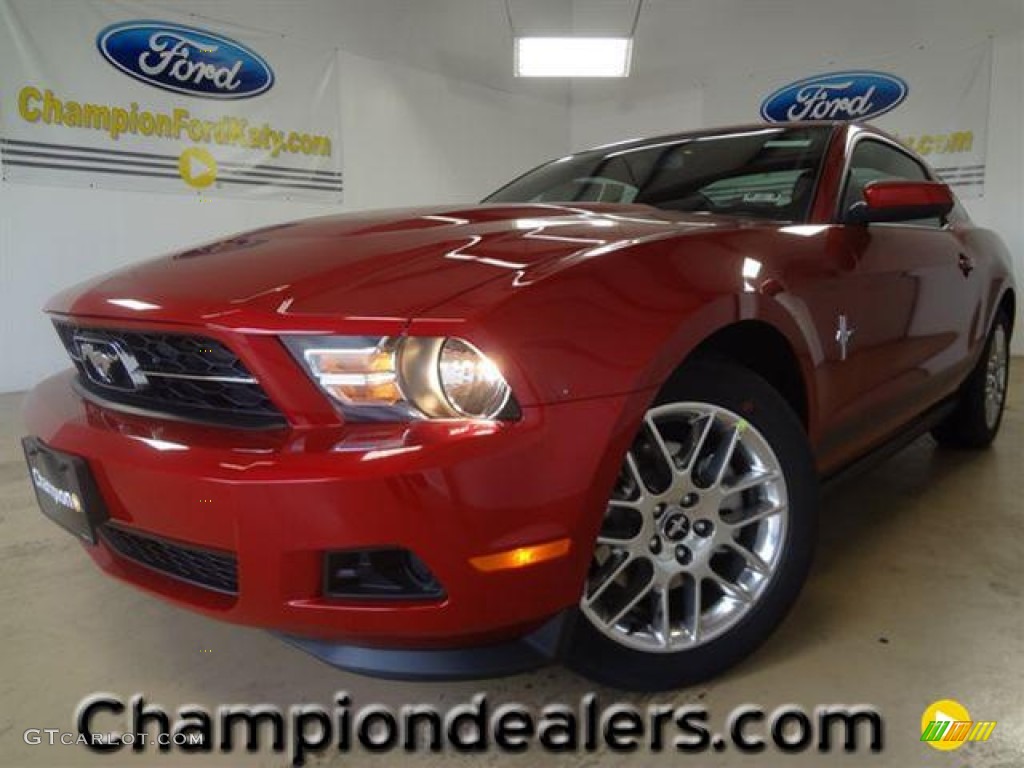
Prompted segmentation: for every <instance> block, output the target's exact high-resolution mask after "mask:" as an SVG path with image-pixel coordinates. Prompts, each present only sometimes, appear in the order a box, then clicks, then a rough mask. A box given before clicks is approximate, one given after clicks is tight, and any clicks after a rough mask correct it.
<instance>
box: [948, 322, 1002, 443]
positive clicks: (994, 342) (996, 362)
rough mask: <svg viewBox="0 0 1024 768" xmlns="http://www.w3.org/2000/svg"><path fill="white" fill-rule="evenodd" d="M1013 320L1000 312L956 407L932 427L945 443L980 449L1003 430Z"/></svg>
mask: <svg viewBox="0 0 1024 768" xmlns="http://www.w3.org/2000/svg"><path fill="white" fill-rule="evenodd" d="M1009 348H1010V319H1009V317H1008V316H1007V315H1006V313H1005V312H1000V313H999V314H998V315H997V316H996V320H995V322H994V323H993V324H992V330H991V331H990V332H989V335H988V340H987V341H986V342H985V349H984V350H983V351H982V354H981V358H980V359H979V360H978V364H977V365H976V366H975V368H974V370H973V371H972V372H971V375H970V376H968V377H967V381H965V382H964V385H963V388H962V389H961V392H960V397H959V400H958V402H957V405H956V409H955V410H954V411H953V412H952V413H951V414H950V415H949V416H947V417H946V419H945V420H944V421H943V422H942V423H941V424H939V425H938V426H937V427H936V428H935V429H933V430H932V435H933V436H934V437H935V439H936V440H937V441H938V442H939V444H941V445H945V446H950V447H953V448H966V449H972V450H979V449H982V448H987V447H988V446H989V445H991V443H992V441H993V440H994V439H995V437H996V434H997V433H998V432H999V425H1000V424H1001V423H1002V420H1003V409H1004V408H1005V406H1006V390H1007V386H1008V384H1009V374H1010V354H1009Z"/></svg>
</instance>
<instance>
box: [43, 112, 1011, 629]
mask: <svg viewBox="0 0 1024 768" xmlns="http://www.w3.org/2000/svg"><path fill="white" fill-rule="evenodd" d="M864 135H876V134H875V132H874V131H872V130H871V129H867V128H863V127H857V126H836V127H835V129H834V133H833V137H832V140H831V143H830V145H829V149H828V153H827V156H826V159H825V163H824V167H823V171H822V174H821V176H820V178H819V182H818V184H817V187H816V191H815V197H814V201H813V204H812V206H811V212H810V215H809V217H808V218H807V220H806V221H804V222H801V223H798V224H783V223H778V222H772V221H764V220H754V219H740V218H728V217H714V216H705V215H694V214H684V213H674V212H669V211H664V210H658V209H655V208H651V207H647V206H639V205H606V204H581V205H574V206H572V207H565V206H558V205H482V206H470V207H465V208H459V207H455V208H453V207H437V208H431V209H415V210H402V211H384V212H376V213H369V214H365V213H364V214H347V215H342V216H335V217H328V218H322V219H314V220H311V221H307V222H300V223H294V224H286V225H281V226H277V227H269V228H266V229H262V230H258V231H255V232H250V233H247V234H244V235H240V236H238V237H235V238H231V239H228V240H225V241H222V242H220V243H217V244H213V245H210V246H206V247H203V248H197V249H193V250H190V251H186V252H184V253H180V254H176V255H173V256H169V257H165V258H162V259H158V260H155V261H152V262H148V263H146V264H143V265H140V266H134V267H129V268H126V269H123V270H121V271H119V272H117V273H114V274H113V275H110V276H106V277H102V278H99V279H97V280H95V281H93V282H91V283H89V284H87V285H84V286H79V287H76V288H74V289H71V290H69V291H66V292H65V293H63V294H61V295H60V296H58V297H56V298H55V299H53V300H52V301H51V303H50V304H49V305H48V307H47V310H48V311H49V312H51V313H53V314H54V315H57V316H68V317H72V318H74V319H75V321H76V322H77V323H79V324H81V325H85V326H89V325H96V326H99V327H118V328H139V329H146V330H160V329H163V330H179V331H180V330H187V331H190V332H195V333H201V334H202V335H205V336H209V337H212V338H214V339H216V340H219V341H221V342H222V343H223V344H225V345H226V346H228V347H229V348H230V349H232V350H233V351H234V352H235V353H237V354H238V355H239V357H240V358H241V359H242V360H243V361H244V362H245V364H246V365H247V366H248V368H249V369H250V370H251V372H252V373H253V375H254V376H255V377H256V378H257V379H258V380H259V381H260V383H261V384H262V386H263V387H264V389H265V390H266V391H267V392H268V393H269V395H270V397H271V398H272V400H273V401H274V402H275V404H276V405H277V406H278V408H279V409H280V410H281V411H282V412H283V413H284V414H285V415H286V417H287V419H288V426H287V427H286V428H281V429H275V430H239V429H228V428H224V427H213V426H203V425H196V424H189V423H179V422H174V421H167V420H164V419H160V418H154V417H145V416H138V415H130V414H126V413H122V412H119V411H116V410H113V409H110V408H106V407H103V406H101V405H97V404H94V403H93V402H89V401H86V400H84V399H83V398H82V397H81V396H80V395H78V394H76V392H75V391H73V389H72V386H71V379H72V378H73V374H71V373H65V374H60V375H58V376H55V377H52V378H50V379H47V380H46V381H44V382H43V383H41V384H40V385H39V386H38V387H37V388H36V389H35V390H33V392H32V393H31V394H30V396H29V397H28V400H27V404H26V420H27V423H28V426H29V428H30V430H31V432H32V433H33V434H35V435H37V436H39V437H40V438H41V439H42V440H43V441H44V442H45V443H47V444H48V445H49V446H51V447H53V448H56V449H58V450H60V451H65V452H67V453H71V454H76V455H79V456H83V457H85V458H86V459H87V460H88V462H89V466H90V467H91V469H92V471H93V473H94V474H95V477H96V480H97V483H98V486H99V490H100V493H101V495H102V497H103V499H104V501H105V503H106V505H107V507H108V508H109V512H110V515H111V518H112V519H113V520H116V521H118V522H120V523H123V524H124V525H126V526H129V527H131V528H133V529H136V530H139V531H144V532H146V533H148V534H152V535H157V536H160V537H165V538H167V539H171V540H174V541H180V542H185V543H188V544H191V545H196V546H201V547H208V548H212V549H218V550H227V551H231V552H234V553H236V554H237V557H238V561H239V573H240V576H239V578H240V587H239V594H238V596H237V597H230V596H225V595H222V594H218V593H214V592H210V591H208V590H204V589H202V588H199V587H194V586H191V585H189V584H185V583H182V582H180V581H177V580H174V579H172V578H170V577H168V576H165V575H161V574H159V573H155V572H153V571H151V570H148V569H146V568H143V567H141V566H138V565H136V564H134V563H133V562H131V561H129V560H125V559H123V558H120V557H119V556H118V555H116V554H115V553H113V552H112V551H111V550H110V549H108V547H107V546H106V545H105V544H104V543H102V542H101V543H99V544H97V545H95V546H88V547H87V550H88V552H89V554H90V555H91V556H92V557H93V559H94V560H95V561H96V562H97V563H98V564H99V565H100V566H101V567H102V568H103V569H105V570H107V571H108V572H110V573H112V574H113V575H115V576H118V577H120V578H122V579H125V580H127V581H129V582H131V583H133V584H135V585H137V586H140V587H142V588H144V589H147V590H150V591H152V592H154V593H156V594H158V595H160V596H162V597H164V598H167V599H169V600H171V601H173V602H175V603H177V604H180V605H184V606H187V607H189V608H192V609H195V610H199V611H201V612H204V613H206V614H209V615H211V616H214V617H217V618H221V619H226V620H230V621H237V622H241V623H245V624H252V625H258V626H263V627H270V628H275V629H280V630H283V631H287V632H290V633H294V634H301V635H308V636H317V637H323V638H330V639H337V640H341V641H345V642H352V643H355V644H359V645H378V646H391V647H458V646H464V645H469V644H480V643H487V642H492V641H499V640H503V639H506V638H509V637H514V636H518V635H521V634H522V633H524V632H526V631H529V630H530V629H531V628H534V627H536V626H538V625H539V624H541V623H542V622H543V621H544V620H546V619H547V618H549V617H550V616H552V615H553V614H555V613H557V612H558V611H560V610H562V609H565V608H567V607H571V606H573V605H575V604H576V603H577V601H578V600H579V596H580V592H581V589H582V585H583V581H584V577H585V574H586V570H587V566H588V563H589V561H590V557H591V552H592V549H593V541H594V538H595V536H596V532H597V529H598V526H599V524H600V519H601V515H602V512H603V510H604V504H605V501H606V499H607V498H608V494H609V491H610V489H611V487H612V484H613V482H614V479H615V476H616V474H617V471H618V468H619V465H620V462H621V458H622V456H623V454H624V452H625V450H626V448H627V446H628V444H629V442H630V440H631V439H632V436H633V434H634V432H635V430H636V427H637V424H638V423H639V421H640V418H641V416H642V414H643V413H644V411H645V410H646V408H647V407H648V406H649V404H650V402H651V400H652V398H653V397H654V395H655V393H656V392H657V390H658V388H659V387H660V385H661V384H662V383H663V382H664V381H665V380H666V379H667V377H668V376H669V374H670V373H671V372H672V371H673V370H674V369H675V368H676V367H677V366H678V365H679V364H680V362H681V361H683V360H685V359H686V357H687V355H688V354H689V353H690V352H691V351H692V350H694V349H695V348H696V347H697V346H698V345H699V344H700V343H701V342H702V341H704V340H706V339H708V338H709V337H710V336H712V335H713V334H714V333H715V332H717V331H720V330H722V329H725V328H727V327H730V326H732V325H735V324H738V323H745V322H746V323H759V324H763V326H764V327H766V328H770V329H772V330H773V332H775V333H777V334H780V335H781V337H782V338H784V339H785V342H786V343H787V344H788V346H789V348H790V349H791V350H792V352H793V354H794V356H795V359H796V361H797V364H798V366H799V376H800V379H801V380H802V383H803V387H804V389H805V391H806V409H805V410H806V413H804V414H802V415H803V417H804V420H805V424H806V428H807V433H808V437H809V440H810V442H811V445H812V446H813V448H814V451H815V455H816V458H817V462H818V466H819V469H820V471H821V473H822V474H823V475H827V474H830V473H832V472H835V471H837V470H838V469H840V468H842V467H843V466H845V465H847V464H848V463H849V462H851V461H853V460H855V459H856V458H858V457H860V456H861V455H863V454H864V453H865V452H867V451H868V450H870V449H871V448H872V447H874V446H876V445H878V444H879V443H881V442H883V441H884V440H885V439H886V438H887V437H889V436H891V435H892V434H893V433H894V432H896V431H898V429H899V428H900V427H901V426H902V425H904V424H906V423H907V422H909V421H910V420H912V418H913V417H914V416H915V415H916V414H918V413H920V412H921V411H923V410H924V409H925V408H927V407H928V406H929V405H932V404H934V403H937V402H939V401H941V400H942V399H943V398H946V397H948V396H949V395H950V394H951V393H953V392H954V391H955V390H956V389H957V387H958V386H959V384H960V383H961V382H962V381H963V379H964V377H965V376H966V374H967V372H968V371H969V370H970V369H971V368H972V366H973V365H974V363H975V361H976V360H977V358H978V356H979V355H980V351H981V347H982V344H983V341H984V338H985V334H986V332H987V329H988V328H989V327H990V326H991V322H992V318H993V317H994V315H995V312H996V311H997V307H998V306H999V303H1000V302H1001V301H1003V300H1005V298H1006V296H1007V295H1008V292H1009V291H1011V290H1012V283H1011V277H1010V273H1009V269H1008V266H1007V264H1008V260H1007V256H1006V253H1005V249H1004V247H1003V246H1002V244H1001V243H1000V242H999V240H998V238H996V237H995V236H994V235H992V234H990V233H988V232H986V231H984V230H981V229H978V228H976V227H974V226H973V225H972V224H971V222H970V221H969V220H968V219H967V217H966V216H965V215H964V214H963V213H962V212H956V213H954V214H953V215H952V216H951V218H950V222H949V225H948V227H947V228H945V229H941V230H939V229H934V230H933V229H925V228H921V227H912V226H891V227H889V226H870V227H857V226H845V225H841V224H837V223H835V221H836V214H837V209H838V200H839V197H840V195H841V190H842V184H843V178H844V168H845V162H846V158H847V157H848V155H849V153H850V151H851V147H852V145H853V143H854V142H855V141H856V140H857V139H858V138H859V137H862V136H864ZM962 256H965V257H967V258H969V259H970V261H971V263H972V264H973V265H974V268H973V269H972V270H971V271H970V272H969V273H965V272H964V271H963V270H961V269H960V268H959V267H958V264H960V263H961V261H962V259H961V257H962ZM750 265H756V269H751V268H748V267H750ZM125 299H130V300H131V301H129V302H125V301H124V300H125ZM117 302H119V303H117ZM839 314H844V315H845V316H846V317H847V318H849V320H850V321H851V322H852V324H853V325H854V326H856V328H857V331H856V334H857V335H856V344H854V345H853V347H852V349H851V353H850V355H849V357H848V358H847V359H845V360H843V359H841V355H840V350H839V347H838V345H837V343H836V340H835V334H836V320H837V316H838V315H839ZM283 333H305V334H309V333H330V334H339V335H349V334H351V335H360V334H366V335H398V334H402V333H405V334H410V335H427V336H457V337H460V338H463V339H466V340H468V341H470V342H471V343H473V344H474V345H476V346H477V347H479V348H480V349H483V350H486V352H487V353H488V355H489V356H490V357H491V358H492V359H493V360H494V361H495V362H496V363H497V364H498V365H499V367H500V368H501V370H502V371H503V373H504V374H505V376H506V378H507V380H508V382H509V384H510V385H511V388H512V391H513V392H514V394H515V397H516V399H517V401H518V403H519V405H520V407H521V411H522V418H521V419H519V420H517V421H511V422H507V423H505V422H470V421H466V422H458V421H455V422H452V421H448V422H416V423H396V424H356V423H344V421H343V419H342V417H341V416H340V415H339V413H338V411H337V410H335V409H334V408H333V407H332V406H331V404H330V403H329V402H328V401H327V399H326V398H325V397H324V395H323V394H322V393H321V392H320V391H319V390H318V389H317V388H316V386H315V385H314V384H313V383H312V381H311V380H310V378H309V377H308V376H307V375H306V373H305V372H304V371H303V370H301V369H300V367H299V366H298V365H297V364H296V362H295V360H294V359H293V357H292V356H291V355H290V354H289V352H288V351H287V350H286V348H285V347H284V345H283V344H282V343H281V341H280V338H279V336H280V335H281V334H283ZM563 537H568V538H570V539H571V540H572V546H571V548H570V550H569V552H568V553H567V555H565V556H563V557H558V558H555V559H551V560H548V561H545V562H541V563H538V564H534V565H530V566H528V567H523V568H518V569H513V570H499V571H493V572H481V571H479V570H477V569H474V568H473V567H472V566H471V565H470V562H469V561H470V559H471V558H473V557H476V556H480V555H484V554H487V553H492V552H500V551H504V550H508V549H512V548H515V547H521V546H527V545H532V544H538V543H543V542H548V541H552V540H556V539H560V538H563ZM381 545H396V546H402V547H406V548H408V549H410V550H412V551H414V552H415V553H417V554H418V555H419V556H420V557H421V558H422V559H423V560H424V561H425V562H426V563H427V565H428V566H429V567H430V569H431V570H432V571H433V572H434V573H435V574H436V576H437V577H438V579H439V580H440V582H441V583H442V584H443V585H444V587H445V590H446V593H447V595H446V598H445V599H444V600H442V601H437V602H427V603H423V602H411V601H410V602H387V603H378V602H372V601H371V602H366V601H359V602H357V601H350V602H343V601H339V600H335V599H331V600H328V599H325V598H323V597H322V595H321V567H322V566H321V558H322V555H323V553H324V552H325V551H328V550H333V549H345V548H352V547H361V546H381Z"/></svg>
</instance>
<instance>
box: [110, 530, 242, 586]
mask: <svg viewBox="0 0 1024 768" xmlns="http://www.w3.org/2000/svg"><path fill="white" fill-rule="evenodd" d="M100 535H102V536H103V539H104V541H106V543H107V544H108V545H109V546H110V547H111V549H113V550H114V551H115V552H117V553H118V554H119V555H121V556H122V557H124V558H127V559H128V560H133V561H135V562H136V563H139V564H140V565H144V566H146V567H148V568H152V569H153V570H154V571H159V572H160V573H164V574H166V575H168V576H172V577H174V578H176V579H181V580H182V581H187V582H189V583H190V584H195V585H196V586H199V587H204V588H205V589H212V590H214V591H216V592H224V593H226V594H229V595H237V594H238V561H237V560H236V559H235V556H234V555H232V554H231V553H229V552H214V551H211V550H208V549H196V548H194V547H187V546H185V545H183V544H176V543H174V542H170V541H167V540H166V539H158V538H155V537H153V536H144V535H142V534H140V533H135V532H133V531H129V530H127V529H126V528H121V527H120V526H117V525H112V524H110V523H107V524H105V525H102V526H100Z"/></svg>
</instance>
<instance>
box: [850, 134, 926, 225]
mask: <svg viewBox="0 0 1024 768" xmlns="http://www.w3.org/2000/svg"><path fill="white" fill-rule="evenodd" d="M888 180H893V181H928V180H929V178H928V174H927V173H926V172H925V170H924V168H923V167H922V166H921V164H920V163H918V162H917V161H916V160H914V159H913V158H912V157H910V156H909V155H906V154H904V153H903V152H900V151H899V150H898V149H894V148H893V147H890V146H889V145H888V144H883V143H882V142H880V141H872V140H870V139H865V140H863V141H860V142H858V144H857V146H856V147H854V149H853V156H852V157H851V158H850V171H849V173H848V174H847V176H846V189H845V192H844V193H843V207H842V211H843V213H845V212H846V211H848V210H850V206H851V205H853V204H854V203H858V202H861V201H863V200H864V187H865V186H867V185H868V184H870V183H871V182H872V181H888ZM906 223H907V224H916V225H918V226H928V227H941V226H942V221H941V220H940V219H938V218H934V219H917V220H915V221H908V222H906Z"/></svg>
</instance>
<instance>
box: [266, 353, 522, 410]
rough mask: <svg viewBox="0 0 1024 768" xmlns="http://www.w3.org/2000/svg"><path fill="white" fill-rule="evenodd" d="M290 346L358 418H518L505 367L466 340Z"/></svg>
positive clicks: (322, 385)
mask: <svg viewBox="0 0 1024 768" xmlns="http://www.w3.org/2000/svg"><path fill="white" fill-rule="evenodd" d="M284 343H285V345H286V346H287V347H288V349H289V350H290V351H291V353H292V355H293V356H294V357H295V358H296V359H297V360H298V361H299V362H300V363H301V364H302V366H303V368H305V369H306V370H307V371H308V372H309V374H310V375H311V376H312V378H313V380H314V381H315V382H316V383H317V385H318V386H319V387H320V389H322V390H323V391H324V392H325V393H326V394H327V395H328V396H330V397H331V399H332V400H334V401H335V402H336V403H338V404H339V405H340V407H341V409H342V411H343V412H344V413H345V414H346V416H347V417H349V418H352V419H357V420H394V419H396V418H399V419H407V418H441V419H443V418H449V419H451V418H474V419H494V418H499V419H511V418H516V417H517V416H518V413H519V409H518V406H517V405H516V403H515V400H514V399H513V397H512V392H511V390H510V389H509V386H508V383H507V382H506V381H505V378H504V376H502V374H501V371H500V369H499V368H498V366H497V365H496V364H495V363H494V361H492V360H491V359H490V358H488V357H487V356H486V355H485V354H484V353H483V352H481V351H480V350H479V349H477V348H476V347H474V346H473V345H472V344H470V343H469V342H467V341H463V340H462V339H454V338H436V337H419V336H412V337H403V338H401V339H398V338H389V337H368V336H286V337H284Z"/></svg>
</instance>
